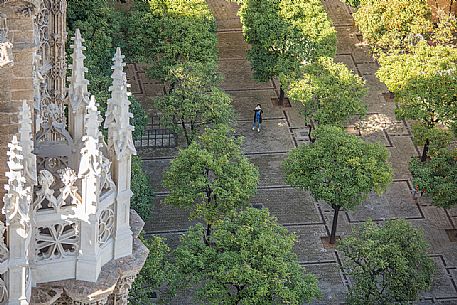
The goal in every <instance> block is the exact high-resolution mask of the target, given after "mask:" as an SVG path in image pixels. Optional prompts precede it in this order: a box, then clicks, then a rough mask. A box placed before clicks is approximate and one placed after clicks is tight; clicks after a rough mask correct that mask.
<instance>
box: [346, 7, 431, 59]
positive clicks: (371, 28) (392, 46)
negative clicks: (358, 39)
mask: <svg viewBox="0 0 457 305" xmlns="http://www.w3.org/2000/svg"><path fill="white" fill-rule="evenodd" d="M353 16H354V20H355V22H356V24H357V26H358V28H359V29H360V32H361V33H362V34H363V37H364V39H365V40H366V41H367V42H368V43H369V44H370V45H371V46H372V47H373V48H374V50H375V52H379V51H381V52H389V51H390V50H399V49H407V48H408V47H409V46H410V45H411V44H413V43H414V42H415V41H417V40H420V39H423V38H424V37H426V36H427V34H429V33H430V32H431V31H432V29H433V23H432V22H431V10H430V8H429V6H428V4H427V0H361V1H360V6H359V8H358V10H357V11H356V12H355V13H354V15H353Z"/></svg>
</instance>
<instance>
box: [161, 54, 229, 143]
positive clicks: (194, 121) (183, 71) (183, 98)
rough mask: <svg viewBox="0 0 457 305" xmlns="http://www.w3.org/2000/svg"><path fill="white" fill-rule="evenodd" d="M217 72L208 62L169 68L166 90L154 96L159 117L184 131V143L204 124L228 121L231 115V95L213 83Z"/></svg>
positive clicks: (176, 128)
mask: <svg viewBox="0 0 457 305" xmlns="http://www.w3.org/2000/svg"><path fill="white" fill-rule="evenodd" d="M218 80H219V74H218V73H217V72H216V71H215V69H214V68H213V67H212V66H211V65H208V64H204V63H198V62H187V63H185V64H180V65H176V66H175V67H174V68H172V69H170V71H169V74H168V76H167V78H166V81H167V82H168V83H170V84H172V87H173V89H172V90H171V91H170V93H169V94H167V95H164V96H161V97H158V98H156V99H155V102H156V107H157V109H158V110H159V111H160V113H161V115H162V117H161V119H162V121H163V122H164V123H165V124H166V125H167V126H168V127H169V128H171V129H174V130H175V131H179V132H181V133H182V134H184V136H185V138H186V141H187V145H190V143H191V142H192V141H193V139H194V138H195V136H196V135H197V134H199V133H200V132H201V131H202V129H203V128H204V127H209V126H214V125H216V124H219V123H229V122H230V121H231V119H232V118H233V109H232V106H231V98H230V96H229V95H227V94H226V93H225V92H224V91H222V90H221V89H219V88H218V87H216V85H217V84H218Z"/></svg>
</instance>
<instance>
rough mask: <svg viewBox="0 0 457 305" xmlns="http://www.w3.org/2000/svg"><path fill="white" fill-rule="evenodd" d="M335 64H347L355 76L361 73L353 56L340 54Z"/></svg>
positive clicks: (336, 57)
mask: <svg viewBox="0 0 457 305" xmlns="http://www.w3.org/2000/svg"><path fill="white" fill-rule="evenodd" d="M335 62H337V63H342V64H345V65H346V66H347V67H348V68H349V69H350V70H352V72H354V73H355V74H358V72H359V71H358V70H357V67H356V65H355V63H354V59H353V58H352V55H351V54H338V55H336V56H335Z"/></svg>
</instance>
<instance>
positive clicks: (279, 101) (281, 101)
mask: <svg viewBox="0 0 457 305" xmlns="http://www.w3.org/2000/svg"><path fill="white" fill-rule="evenodd" d="M283 104H284V90H283V89H282V85H279V99H278V105H279V106H282V105H283Z"/></svg>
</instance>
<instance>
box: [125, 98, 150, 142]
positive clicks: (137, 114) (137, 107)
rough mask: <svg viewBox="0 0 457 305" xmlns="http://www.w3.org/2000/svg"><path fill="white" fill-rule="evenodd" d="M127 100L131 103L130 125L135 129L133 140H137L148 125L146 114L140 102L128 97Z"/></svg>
mask: <svg viewBox="0 0 457 305" xmlns="http://www.w3.org/2000/svg"><path fill="white" fill-rule="evenodd" d="M129 100H130V102H131V104H130V112H131V113H132V115H133V117H132V118H131V119H130V124H132V126H134V127H135V130H134V131H133V133H132V135H133V139H134V140H137V139H139V138H141V136H142V135H143V132H144V128H145V127H146V125H147V124H148V114H147V113H146V110H144V108H143V106H142V105H141V103H140V101H138V100H137V99H136V98H135V97H133V96H130V97H129Z"/></svg>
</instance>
